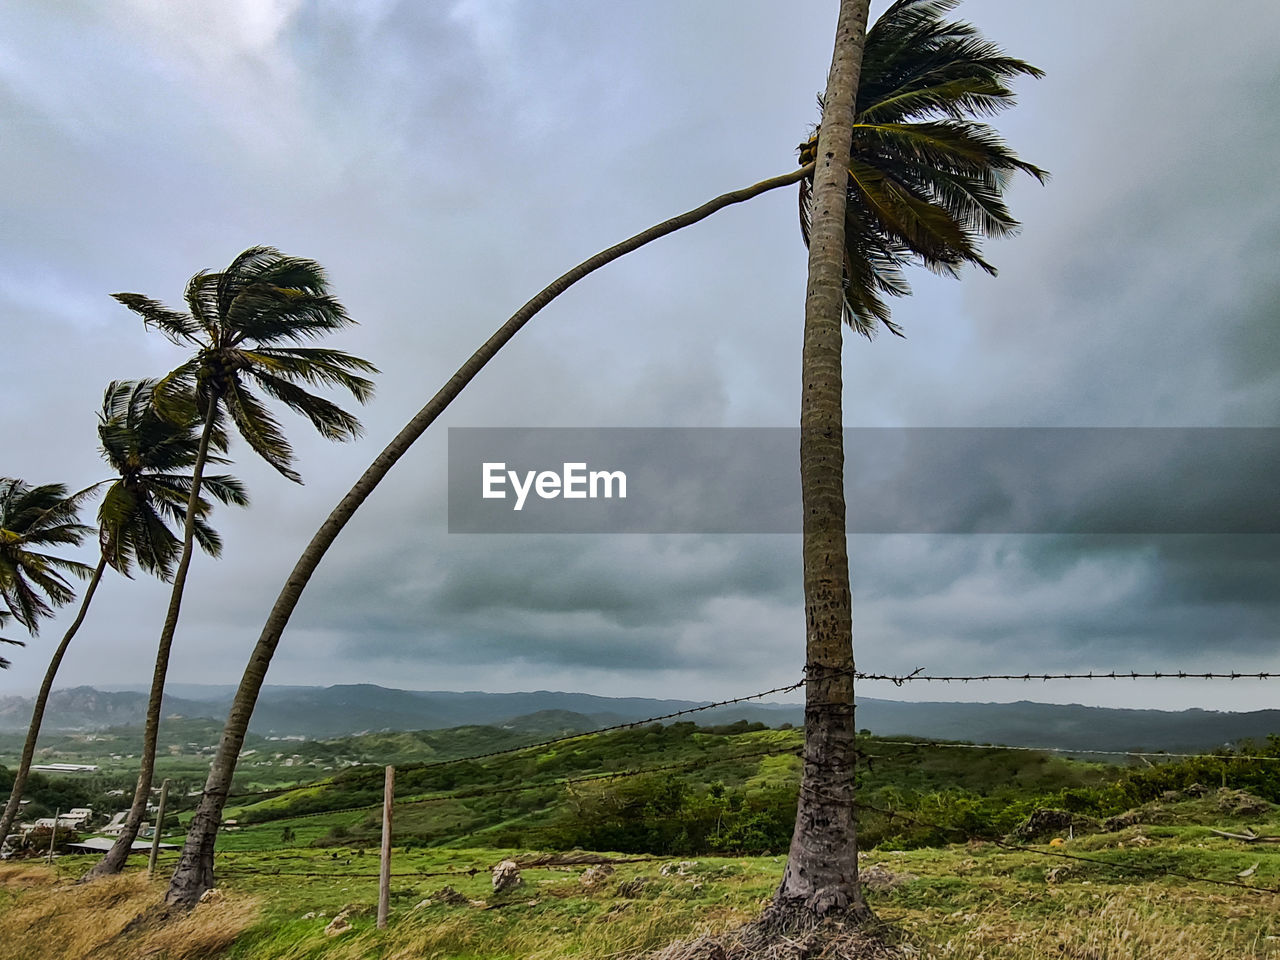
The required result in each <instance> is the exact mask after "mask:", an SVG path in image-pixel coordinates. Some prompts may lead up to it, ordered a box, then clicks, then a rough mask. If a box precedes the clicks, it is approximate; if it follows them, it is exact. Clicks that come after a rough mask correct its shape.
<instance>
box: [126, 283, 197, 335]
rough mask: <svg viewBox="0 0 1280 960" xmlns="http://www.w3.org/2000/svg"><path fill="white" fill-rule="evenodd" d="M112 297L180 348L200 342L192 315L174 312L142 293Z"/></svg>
mask: <svg viewBox="0 0 1280 960" xmlns="http://www.w3.org/2000/svg"><path fill="white" fill-rule="evenodd" d="M111 297H112V299H114V300H115V301H116V302H118V303H121V304H123V305H124V306H126V307H128V308H129V309H130V310H132V311H133V312H134V313H136V314H138V316H140V317H142V322H143V323H145V324H146V325H147V326H148V327H155V328H156V329H157V330H159V331H160V332H161V333H162V334H164V335H165V337H167V338H168V339H169V340H170V341H171V342H173V343H176V344H178V346H188V345H190V344H193V343H198V342H199V341H198V340H197V339H196V338H197V335H198V334H199V332H200V326H199V324H197V323H196V321H195V319H194V318H193V317H192V316H191V315H190V314H186V313H181V312H180V311H177V310H172V309H170V308H169V307H166V306H165V305H164V304H163V303H161V302H160V301H159V300H152V299H151V298H150V297H144V296H143V295H142V294H140V293H113V294H111Z"/></svg>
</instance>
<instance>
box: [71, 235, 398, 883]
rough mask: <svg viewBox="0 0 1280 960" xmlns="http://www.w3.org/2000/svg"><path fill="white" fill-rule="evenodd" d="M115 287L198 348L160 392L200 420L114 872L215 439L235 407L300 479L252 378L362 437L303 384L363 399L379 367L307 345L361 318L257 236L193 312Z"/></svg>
mask: <svg viewBox="0 0 1280 960" xmlns="http://www.w3.org/2000/svg"><path fill="white" fill-rule="evenodd" d="M114 296H115V299H116V300H118V301H119V302H120V303H122V304H124V305H125V306H126V307H128V308H129V309H130V310H132V311H134V312H135V313H137V314H138V315H140V316H141V317H142V319H143V321H144V322H145V323H146V324H147V325H148V326H154V327H156V328H157V329H158V330H160V332H161V333H163V334H164V335H165V336H166V337H168V338H169V340H171V341H172V342H173V343H176V344H178V345H180V346H186V347H194V348H195V355H194V356H192V357H191V359H189V360H187V361H186V362H185V363H183V364H181V365H180V366H179V367H177V368H176V369H175V370H173V371H172V372H170V373H169V374H168V375H166V376H165V377H164V378H162V379H161V380H160V382H159V383H157V384H156V386H155V390H154V403H155V406H156V409H157V411H158V412H159V413H160V414H161V415H162V416H167V417H170V418H173V417H178V418H181V417H183V416H185V415H186V413H187V411H188V410H189V409H190V407H191V405H192V404H194V408H195V410H196V412H197V415H198V417H199V419H200V420H201V421H202V423H203V429H202V431H201V434H200V443H199V446H198V447H197V450H196V456H195V460H194V461H193V463H192V466H191V483H190V490H189V492H188V498H187V509H186V516H185V521H184V524H185V529H184V534H183V543H182V552H181V555H180V557H179V559H178V563H177V567H176V569H175V570H174V574H173V590H172V593H171V595H170V600H169V609H168V611H167V613H166V615H165V621H164V627H163V629H162V630H161V633H160V642H159V644H158V648H157V651H156V663H155V670H154V672H153V674H152V680H151V693H150V696H149V699H148V702H147V720H146V727H145V730H144V733H143V746H142V766H141V770H140V771H139V774H138V784H137V788H136V790H135V792H134V797H133V804H132V806H131V807H130V809H129V816H128V817H127V818H126V820H125V827H124V830H123V831H121V833H120V836H119V837H118V838H117V840H116V842H115V844H114V845H113V846H112V848H111V849H110V850H109V851H108V852H107V855H106V856H105V857H103V859H102V860H101V861H99V863H98V864H97V865H96V866H95V867H94V868H93V869H92V870H91V871H90V872H89V876H99V875H102V874H109V873H118V872H119V871H120V870H121V869H122V868H123V867H124V864H125V862H126V860H127V858H128V856H129V852H130V850H131V849H132V846H133V841H134V839H135V838H136V837H137V834H138V830H139V828H140V827H141V826H142V820H143V818H144V817H145V816H146V812H147V801H148V799H149V797H150V793H151V780H152V776H153V774H154V770H155V753H156V742H157V737H158V734H159V728H160V708H161V704H162V701H163V698H164V682H165V675H166V673H167V672H168V668H169V651H170V648H171V647H172V645H173V635H174V632H175V631H176V630H177V626H178V614H179V612H180V610H181V606H182V593H183V589H184V587H185V586H186V579H187V569H188V567H189V566H190V563H191V552H192V540H193V538H194V537H195V535H196V530H197V524H196V520H197V517H198V510H197V504H198V497H199V493H200V489H201V486H202V483H203V474H204V467H205V463H206V460H207V457H208V451H209V447H210V442H211V440H212V439H213V438H214V437H216V436H217V435H219V433H220V432H221V431H222V429H223V423H224V422H225V420H226V419H227V418H229V419H230V420H231V422H232V424H234V426H235V428H236V431H237V432H238V433H239V434H240V436H241V437H243V438H244V439H245V441H246V442H247V443H248V444H249V446H250V447H251V448H252V449H253V450H254V452H255V453H257V454H258V455H259V456H261V457H262V458H263V459H264V460H266V461H267V463H269V464H271V466H272V467H274V468H275V469H276V470H278V471H279V472H280V473H281V474H283V475H284V476H285V477H288V478H289V479H290V480H293V481H295V482H299V483H300V482H301V478H300V477H299V476H298V473H297V472H296V471H295V470H294V469H293V450H292V448H291V447H290V445H289V441H288V439H287V438H286V437H285V435H284V431H283V429H282V428H281V426H280V424H279V423H278V422H277V421H276V419H275V418H274V417H273V416H272V415H271V412H270V411H269V410H268V408H267V405H266V403H265V402H264V400H263V399H262V397H261V396H259V395H258V394H257V393H255V391H254V388H257V389H258V390H260V391H261V392H262V393H263V394H266V395H267V396H268V397H271V398H274V399H276V400H278V401H280V402H281V403H283V404H284V405H285V406H286V407H288V408H289V409H290V410H293V411H294V412H295V413H298V414H301V415H302V416H304V417H306V418H307V419H308V420H309V421H311V424H312V426H314V427H315V428H316V430H317V431H318V432H319V433H320V435H321V436H324V437H326V438H328V439H330V440H350V439H353V438H354V437H357V436H359V434H360V430H361V428H360V421H359V420H357V419H356V418H355V417H354V416H353V415H352V414H350V413H348V412H347V411H345V410H343V409H342V408H341V407H339V406H338V405H337V404H335V403H332V402H331V401H329V400H326V399H324V398H323V397H319V396H316V395H315V394H312V393H309V392H308V391H307V390H306V389H304V388H303V387H302V386H300V384H308V385H322V386H335V387H341V388H343V389H345V390H347V391H348V392H350V393H351V395H352V396H353V397H355V398H356V400H358V401H359V402H361V403H364V402H365V401H367V400H368V399H369V398H370V397H371V396H372V395H373V383H372V382H371V381H369V380H367V379H365V378H364V377H362V376H360V374H361V373H376V372H377V368H376V367H374V366H373V364H371V363H369V362H368V361H367V360H362V359H360V358H359V357H353V356H351V355H350V354H347V353H344V352H342V351H340V350H331V349H327V348H322V347H309V346H303V345H302V344H305V343H307V342H309V341H313V340H317V339H319V338H321V337H323V336H325V335H327V334H329V333H333V332H334V331H336V330H340V329H342V328H344V327H347V326H351V325H353V324H354V323H355V321H354V320H352V319H351V318H350V317H349V316H347V312H346V310H345V309H344V308H343V306H342V304H341V303H339V302H338V301H337V300H336V299H334V298H333V297H332V296H331V295H330V293H329V285H328V279H327V278H326V276H325V273H324V270H323V269H322V268H321V266H320V265H319V264H318V263H316V262H315V261H313V260H304V259H301V258H298V257H287V256H285V255H284V254H282V253H281V252H280V251H279V250H276V249H274V248H273V247H250V248H249V249H248V250H245V251H244V252H243V253H241V254H240V255H239V256H237V257H236V258H235V259H234V260H233V261H232V262H231V264H230V266H228V267H227V269H225V270H223V271H221V272H219V273H209V272H201V273H197V274H196V275H195V276H194V277H192V278H191V280H190V281H189V282H188V284H187V289H186V295H185V299H186V302H187V307H188V310H187V312H181V311H176V310H171V309H169V308H168V307H166V306H164V305H163V304H161V303H159V302H157V301H155V300H152V299H151V298H149V297H144V296H142V295H140V294H136V293H118V294H115V295H114Z"/></svg>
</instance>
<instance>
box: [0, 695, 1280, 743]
mask: <svg viewBox="0 0 1280 960" xmlns="http://www.w3.org/2000/svg"><path fill="white" fill-rule="evenodd" d="M179 689H180V690H181V692H182V693H183V694H184V696H182V697H178V696H168V697H166V698H165V716H166V717H175V716H182V717H187V718H207V719H209V720H213V721H221V719H222V718H223V717H225V716H226V713H227V710H228V708H229V706H230V695H229V693H228V692H227V689H226V688H225V687H217V688H201V687H199V686H196V685H190V684H188V685H183V686H181V687H180V688H179ZM695 706H699V703H698V702H696V701H690V700H660V699H650V698H644V697H601V696H595V695H592V694H585V693H563V692H553V691H546V690H539V691H532V692H527V693H482V692H477V691H471V692H465V693H458V692H452V691H418V690H395V689H388V688H386V687H379V686H375V685H373V684H341V685H335V686H331V687H267V688H265V689H264V690H263V693H262V697H261V699H260V700H259V703H258V707H257V710H256V711H255V713H254V716H253V723H252V725H251V726H250V730H251V731H252V732H253V733H254V734H257V735H259V736H264V737H266V736H271V737H306V738H309V739H315V738H332V737H343V736H350V735H352V734H356V733H361V732H367V731H398V730H442V729H447V728H450V727H458V726H494V727H499V728H504V729H512V730H526V731H527V732H532V733H537V732H546V731H551V732H562V731H564V730H581V729H589V728H590V727H593V726H608V725H612V724H617V723H628V722H634V721H636V720H642V719H645V718H648V717H652V716H658V715H661V714H668V713H675V712H677V711H680V710H687V709H689V708H691V707H695ZM145 707H146V697H145V695H144V694H142V693H140V692H136V691H116V692H102V691H99V690H95V689H94V688H92V687H76V688H73V689H69V690H57V691H55V692H54V694H53V696H52V698H51V700H50V704H49V710H48V715H47V720H46V728H47V730H48V731H49V732H50V733H55V732H70V731H80V732H84V731H94V730H104V729H107V728H122V727H130V726H135V725H139V724H141V722H142V719H143V715H144V711H145ZM30 710H31V701H30V700H29V699H27V698H23V697H5V698H0V732H10V733H16V732H20V731H22V730H24V729H25V727H26V723H27V718H28V717H29V715H30ZM697 720H698V722H699V723H703V724H710V725H714V724H726V723H732V722H735V721H740V720H745V721H747V722H749V723H763V724H765V725H766V726H771V727H779V726H782V725H784V724H788V723H789V724H792V725H795V726H799V725H800V724H801V723H802V722H803V708H802V707H801V706H800V705H799V704H793V703H757V702H752V703H743V704H735V705H731V706H726V707H719V708H716V709H714V710H708V711H706V712H704V713H700V714H698V715H697ZM858 726H859V727H860V728H862V729H867V730H870V731H872V732H873V733H876V734H880V735H883V736H892V735H908V736H916V737H936V738H944V739H952V740H970V741H973V742H976V743H1002V744H1008V745H1010V746H1045V747H1059V748H1064V749H1071V750H1089V749H1092V750H1171V751H1183V750H1187V751H1195V750H1207V749H1214V748H1217V747H1219V746H1222V745H1223V744H1225V743H1235V742H1238V741H1239V740H1242V739H1254V740H1264V739H1266V737H1267V735H1268V734H1271V733H1276V732H1280V710H1258V711H1253V712H1249V713H1231V712H1225V711H1210V710H1184V711H1168V710H1128V709H1114V708H1103V707H1086V706H1080V705H1078V704H1068V705H1061V704H1047V703H1034V702H1031V701H1019V702H1017V703H952V702H921V703H910V702H904V701H897V700H880V699H873V698H862V699H860V700H859V701H858Z"/></svg>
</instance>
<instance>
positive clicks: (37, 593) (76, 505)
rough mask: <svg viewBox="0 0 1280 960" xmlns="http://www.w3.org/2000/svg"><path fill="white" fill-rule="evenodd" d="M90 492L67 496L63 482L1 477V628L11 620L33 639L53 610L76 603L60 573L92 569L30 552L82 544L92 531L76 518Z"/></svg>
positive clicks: (83, 574)
mask: <svg viewBox="0 0 1280 960" xmlns="http://www.w3.org/2000/svg"><path fill="white" fill-rule="evenodd" d="M91 492H92V489H91V488H90V489H88V490H81V491H80V492H79V493H75V494H72V495H71V496H68V495H67V488H66V487H65V486H64V485H63V484H61V483H46V484H43V485H41V486H36V487H33V486H30V485H28V484H26V483H24V482H23V481H22V480H18V479H15V478H13V477H0V600H3V601H4V605H5V608H6V609H4V610H3V611H0V613H2V614H3V616H0V624H3V622H4V621H5V620H7V619H9V617H12V618H13V619H14V620H16V621H18V623H20V624H21V625H22V626H23V627H25V628H26V629H27V632H28V633H30V634H31V635H32V636H35V635H36V634H38V633H39V632H40V621H41V620H43V619H44V618H45V617H51V616H53V613H54V608H55V607H61V606H64V605H66V604H68V603H70V602H71V601H72V600H74V599H75V596H76V594H75V590H73V589H72V587H71V584H70V583H69V582H68V581H67V579H66V577H65V576H63V574H64V573H69V574H71V575H72V576H76V577H80V578H84V577H86V576H88V575H89V573H90V571H91V569H92V568H90V567H88V566H86V565H85V564H83V563H80V562H78V561H76V560H68V559H66V558H65V557H59V556H55V555H54V554H50V553H41V552H38V551H37V550H34V549H32V548H33V547H52V546H76V545H78V544H79V543H80V542H81V541H82V540H84V538H85V537H86V536H88V534H89V533H90V532H92V528H91V527H87V526H85V525H84V524H82V523H80V522H79V519H78V517H77V514H78V513H79V512H80V507H81V506H82V505H83V503H84V500H85V498H86V497H87V496H88V495H89V494H90V493H91ZM5 642H6V643H10V644H18V645H20V641H15V640H7V641H5Z"/></svg>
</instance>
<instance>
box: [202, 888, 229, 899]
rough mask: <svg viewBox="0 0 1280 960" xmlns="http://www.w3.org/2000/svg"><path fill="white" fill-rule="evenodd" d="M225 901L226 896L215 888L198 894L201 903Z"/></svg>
mask: <svg viewBox="0 0 1280 960" xmlns="http://www.w3.org/2000/svg"><path fill="white" fill-rule="evenodd" d="M225 899H227V895H226V894H225V893H223V892H222V891H221V890H220V889H219V888H217V887H210V888H209V889H208V890H206V891H205V892H204V893H202V894H200V902H201V903H221V902H222V901H223V900H225Z"/></svg>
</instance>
